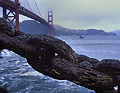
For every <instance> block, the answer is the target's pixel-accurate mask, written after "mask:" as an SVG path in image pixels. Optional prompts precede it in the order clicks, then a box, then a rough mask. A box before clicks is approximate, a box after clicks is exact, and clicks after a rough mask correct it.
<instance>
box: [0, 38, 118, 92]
mask: <svg viewBox="0 0 120 93" xmlns="http://www.w3.org/2000/svg"><path fill="white" fill-rule="evenodd" d="M56 38H59V39H61V40H63V41H65V42H66V43H67V44H68V45H70V46H71V47H72V48H73V49H74V51H75V52H76V53H78V54H81V55H86V56H89V57H92V58H97V59H98V60H102V59H118V60H120V56H119V55H120V36H85V37H84V39H81V38H79V36H56ZM1 54H2V56H3V58H1V59H0V81H1V82H3V84H2V85H5V84H6V85H7V89H8V90H9V93H95V92H94V91H93V90H90V89H87V88H84V87H82V86H79V85H76V84H74V83H72V82H70V81H67V80H57V79H53V78H51V77H49V76H46V75H43V74H41V73H39V72H37V71H35V70H34V69H32V68H31V67H30V66H29V64H28V63H27V61H26V59H25V58H22V57H20V56H19V55H17V54H15V53H14V52H12V51H9V50H6V49H4V50H3V51H2V53H1Z"/></svg>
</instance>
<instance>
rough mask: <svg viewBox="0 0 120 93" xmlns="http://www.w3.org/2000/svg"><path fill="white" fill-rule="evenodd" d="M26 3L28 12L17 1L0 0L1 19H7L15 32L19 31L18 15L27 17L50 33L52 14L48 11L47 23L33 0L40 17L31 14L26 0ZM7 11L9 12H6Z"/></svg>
mask: <svg viewBox="0 0 120 93" xmlns="http://www.w3.org/2000/svg"><path fill="white" fill-rule="evenodd" d="M24 1H25V0H24ZM26 2H27V4H28V6H29V8H30V10H29V9H27V8H26V7H25V6H22V5H21V4H20V2H19V0H0V7H2V8H3V18H4V19H7V20H8V21H9V22H10V23H11V24H12V25H13V27H14V28H15V30H17V31H19V30H20V29H19V14H21V15H24V16H27V17H29V18H31V19H34V20H36V21H38V22H40V23H42V24H44V25H46V26H47V27H48V28H49V30H48V31H52V30H53V12H52V11H48V21H46V20H45V19H44V18H43V17H42V15H41V13H40V11H39V8H38V6H37V3H36V1H35V0H34V2H35V6H36V7H37V10H38V12H39V15H40V16H38V15H37V14H35V13H33V11H32V8H31V7H30V4H29V2H28V0H26ZM7 10H8V11H9V12H7ZM11 19H12V20H11ZM14 21H15V24H14ZM48 33H52V32H48Z"/></svg>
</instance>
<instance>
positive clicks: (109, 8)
mask: <svg viewBox="0 0 120 93" xmlns="http://www.w3.org/2000/svg"><path fill="white" fill-rule="evenodd" d="M20 1H21V2H22V5H25V6H26V7H28V6H27V4H26V3H25V4H24V3H23V2H25V0H20ZM28 1H29V3H30V6H31V7H33V8H32V9H33V10H34V11H35V12H36V13H38V12H37V10H36V8H35V4H34V0H28ZM36 2H37V4H38V7H39V9H40V11H41V14H42V16H43V17H45V14H46V12H47V11H49V10H52V11H53V12H54V24H58V25H61V26H63V27H66V28H73V29H90V28H94V29H103V30H105V31H113V30H118V29H120V0H36ZM46 17H47V16H46ZM25 19H26V18H25V17H20V21H22V20H25Z"/></svg>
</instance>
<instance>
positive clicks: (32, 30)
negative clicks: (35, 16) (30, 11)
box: [20, 20, 55, 34]
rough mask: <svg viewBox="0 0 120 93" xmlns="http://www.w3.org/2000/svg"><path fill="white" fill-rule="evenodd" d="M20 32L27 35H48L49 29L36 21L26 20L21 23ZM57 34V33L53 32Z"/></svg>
mask: <svg viewBox="0 0 120 93" xmlns="http://www.w3.org/2000/svg"><path fill="white" fill-rule="evenodd" d="M20 30H21V31H23V32H24V33H26V34H48V28H47V27H46V26H45V25H43V24H41V23H38V22H36V21H34V20H25V21H23V22H21V23H20ZM53 33H54V34H55V32H53Z"/></svg>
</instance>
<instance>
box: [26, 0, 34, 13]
mask: <svg viewBox="0 0 120 93" xmlns="http://www.w3.org/2000/svg"><path fill="white" fill-rule="evenodd" d="M26 2H27V4H28V6H29V8H30V10H31V11H32V8H31V7H30V4H29V2H28V0H26ZM32 12H33V11H32Z"/></svg>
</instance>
